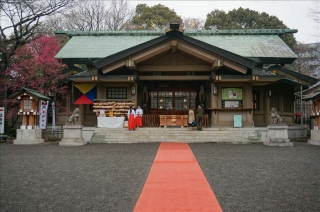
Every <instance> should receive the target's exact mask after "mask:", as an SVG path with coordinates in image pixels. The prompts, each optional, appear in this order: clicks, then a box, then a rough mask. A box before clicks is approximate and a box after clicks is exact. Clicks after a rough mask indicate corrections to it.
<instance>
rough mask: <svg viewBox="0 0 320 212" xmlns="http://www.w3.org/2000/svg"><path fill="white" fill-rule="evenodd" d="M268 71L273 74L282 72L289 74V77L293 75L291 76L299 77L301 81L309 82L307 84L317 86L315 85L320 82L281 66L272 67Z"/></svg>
mask: <svg viewBox="0 0 320 212" xmlns="http://www.w3.org/2000/svg"><path fill="white" fill-rule="evenodd" d="M267 70H268V71H271V72H272V71H273V70H280V71H282V72H284V73H287V74H289V75H291V76H295V77H297V78H299V79H302V80H304V81H307V82H309V83H310V84H311V85H312V84H315V83H317V82H318V81H319V80H318V79H316V78H313V77H309V76H307V75H304V74H301V73H298V72H295V71H292V70H290V69H287V68H284V67H282V66H279V65H273V66H270V67H268V69H267Z"/></svg>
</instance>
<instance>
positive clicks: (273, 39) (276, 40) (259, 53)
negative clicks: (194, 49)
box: [190, 35, 297, 58]
mask: <svg viewBox="0 0 320 212" xmlns="http://www.w3.org/2000/svg"><path fill="white" fill-rule="evenodd" d="M190 37H193V38H194V39H197V40H200V41H203V42H205V43H209V44H211V45H213V46H216V47H219V48H222V49H225V50H228V51H230V52H233V53H235V54H238V55H241V56H243V57H249V58H255V57H278V58H297V56H296V54H295V53H294V52H293V51H292V50H291V49H290V48H289V47H288V46H287V44H285V43H284V42H283V40H282V39H281V38H280V37H279V36H277V35H220V36H219V35H213V36H203V35H202V36H190Z"/></svg>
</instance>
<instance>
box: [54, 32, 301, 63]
mask: <svg viewBox="0 0 320 212" xmlns="http://www.w3.org/2000/svg"><path fill="white" fill-rule="evenodd" d="M296 31H297V30H290V29H279V30H274V29H270V30H267V29H264V30H186V31H184V35H187V36H189V37H191V38H194V39H197V40H200V41H202V42H205V43H207V44H210V45H213V46H216V47H219V48H222V49H225V50H227V51H230V52H232V53H235V54H238V55H240V56H243V57H247V58H251V59H254V58H297V56H296V54H295V53H294V52H293V51H292V50H291V49H290V48H289V47H288V46H287V45H286V44H285V43H284V42H283V41H282V39H281V38H280V37H279V36H278V35H280V34H285V33H294V32H296ZM62 33H64V34H68V35H69V36H72V37H71V39H70V40H69V41H68V43H67V44H66V45H65V46H64V47H63V48H62V49H61V50H60V51H59V52H58V54H57V55H56V58H62V59H70V58H93V59H100V58H105V57H107V56H110V55H113V54H115V53H118V52H120V51H123V50H125V49H128V48H130V47H133V46H136V45H138V44H141V43H144V42H146V41H149V40H152V39H154V38H157V37H159V36H162V35H165V32H164V31H96V32H75V31H66V32H56V34H62Z"/></svg>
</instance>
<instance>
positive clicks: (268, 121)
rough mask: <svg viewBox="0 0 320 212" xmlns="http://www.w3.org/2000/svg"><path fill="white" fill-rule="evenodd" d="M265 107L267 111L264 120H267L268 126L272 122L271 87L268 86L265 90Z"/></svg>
mask: <svg viewBox="0 0 320 212" xmlns="http://www.w3.org/2000/svg"><path fill="white" fill-rule="evenodd" d="M264 96H265V98H264V106H265V107H264V108H265V110H264V111H265V113H264V120H265V122H266V125H267V126H268V125H269V124H270V115H269V113H270V97H269V89H268V88H267V89H266V90H265V91H264Z"/></svg>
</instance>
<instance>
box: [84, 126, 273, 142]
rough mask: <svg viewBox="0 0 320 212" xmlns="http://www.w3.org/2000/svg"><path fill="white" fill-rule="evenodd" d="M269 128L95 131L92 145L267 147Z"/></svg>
mask: <svg viewBox="0 0 320 212" xmlns="http://www.w3.org/2000/svg"><path fill="white" fill-rule="evenodd" d="M267 133H268V129H267V128H266V127H261V128H257V127H250V128H203V129H202V130H201V131H197V130H196V129H189V128H178V127H167V128H163V127H161V128H159V127H143V128H137V129H136V130H132V131H129V130H128V129H127V128H115V129H110V128H95V129H94V132H93V134H92V137H91V140H90V141H89V143H154V142H186V143H204V142H217V143H220V142H223V143H239V144H249V143H263V141H264V140H265V139H266V138H267Z"/></svg>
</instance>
